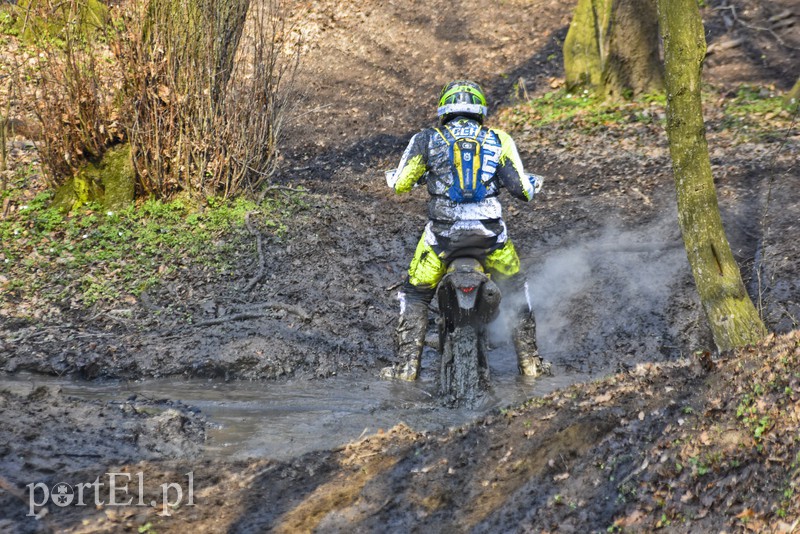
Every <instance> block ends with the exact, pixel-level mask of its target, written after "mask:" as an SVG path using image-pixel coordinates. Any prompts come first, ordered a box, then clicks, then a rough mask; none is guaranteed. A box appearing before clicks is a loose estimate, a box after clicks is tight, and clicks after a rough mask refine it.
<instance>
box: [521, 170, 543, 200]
mask: <svg viewBox="0 0 800 534" xmlns="http://www.w3.org/2000/svg"><path fill="white" fill-rule="evenodd" d="M525 178H527V179H528V181H529V182H530V183H531V187H532V188H533V194H534V195H535V194H537V193H538V192H539V191H541V190H542V185H544V176H538V175H536V174H532V173H529V172H526V173H525Z"/></svg>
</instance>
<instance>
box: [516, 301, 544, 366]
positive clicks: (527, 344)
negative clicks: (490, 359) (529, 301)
mask: <svg viewBox="0 0 800 534" xmlns="http://www.w3.org/2000/svg"><path fill="white" fill-rule="evenodd" d="M517 317H518V318H517V322H516V324H515V325H514V330H513V331H512V333H511V337H512V339H513V340H514V349H515V350H516V351H517V366H518V367H519V374H521V375H525V376H541V375H549V374H551V369H550V364H549V363H546V362H545V361H544V360H543V359H542V357H541V356H539V351H538V350H537V348H536V320H535V319H534V317H533V313H531V312H528V310H523V311H522V312H520V313H519V314H518V316H517Z"/></svg>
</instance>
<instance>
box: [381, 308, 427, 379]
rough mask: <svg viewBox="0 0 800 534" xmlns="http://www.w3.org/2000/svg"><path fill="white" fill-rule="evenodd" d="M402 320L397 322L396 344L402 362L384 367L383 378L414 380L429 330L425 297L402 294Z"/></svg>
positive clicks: (417, 373)
mask: <svg viewBox="0 0 800 534" xmlns="http://www.w3.org/2000/svg"><path fill="white" fill-rule="evenodd" d="M400 299H401V310H400V320H399V321H398V323H397V330H396V344H397V345H396V346H397V355H398V359H399V360H400V363H398V364H395V365H391V366H389V367H384V368H383V369H382V370H381V378H397V379H400V380H408V381H414V380H416V379H417V376H418V375H419V368H420V361H421V359H422V348H423V347H424V345H425V334H426V333H427V331H428V303H427V302H425V299H416V298H406V295H403V294H401V297H400Z"/></svg>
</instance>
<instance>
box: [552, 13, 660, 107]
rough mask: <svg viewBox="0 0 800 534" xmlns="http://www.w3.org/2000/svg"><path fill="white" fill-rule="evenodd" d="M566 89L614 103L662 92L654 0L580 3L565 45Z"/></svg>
mask: <svg viewBox="0 0 800 534" xmlns="http://www.w3.org/2000/svg"><path fill="white" fill-rule="evenodd" d="M564 73H565V77H566V82H567V87H569V88H571V89H575V88H578V87H592V88H595V89H598V90H600V91H601V92H602V93H604V94H605V95H607V96H608V97H611V98H617V97H621V96H627V95H636V94H639V93H646V92H653V91H660V90H661V89H662V88H663V84H664V78H663V72H662V65H661V59H660V57H659V43H658V17H657V12H656V3H655V0H579V2H578V6H577V7H576V8H575V13H574V14H573V18H572V22H571V23H570V26H569V32H568V33H567V38H566V40H565V41H564Z"/></svg>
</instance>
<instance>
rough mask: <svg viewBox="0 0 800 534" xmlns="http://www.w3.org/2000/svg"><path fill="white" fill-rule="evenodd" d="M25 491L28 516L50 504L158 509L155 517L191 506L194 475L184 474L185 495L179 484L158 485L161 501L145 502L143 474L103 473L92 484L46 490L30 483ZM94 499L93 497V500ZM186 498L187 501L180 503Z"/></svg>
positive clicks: (41, 483)
mask: <svg viewBox="0 0 800 534" xmlns="http://www.w3.org/2000/svg"><path fill="white" fill-rule="evenodd" d="M25 487H26V488H28V516H29V517H38V516H39V515H38V514H37V512H36V510H37V508H41V507H42V506H45V505H46V504H47V503H49V502H52V503H53V504H55V505H56V506H59V507H61V508H63V507H65V506H70V505H71V506H87V505H89V504H92V505H94V506H100V505H103V506H151V507H156V506H159V505H160V506H161V512H159V513H158V515H161V516H170V515H172V513H171V510H173V509H175V508H177V507H178V506H194V473H193V472H189V473H186V485H185V487H186V490H187V491H186V492H185V493H184V486H183V485H181V483H178V482H166V483H164V484H161V485H160V486H159V490H160V491H159V494H160V499H151V500H150V501H145V499H144V473H143V472H141V471H139V472H138V473H135V474H133V475H131V473H105V474H104V481H102V482H101V480H100V477H99V476H98V477H97V478H95V480H94V482H81V483H79V484H75V486H74V487H73V486H71V485H70V484H67V483H66V482H58V483H57V484H55V485H53V486H52V487H48V486H47V484H45V483H44V482H36V483H30V484H28V485H27V486H25ZM92 497H93V498H92ZM184 497H186V502H183V499H184Z"/></svg>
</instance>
